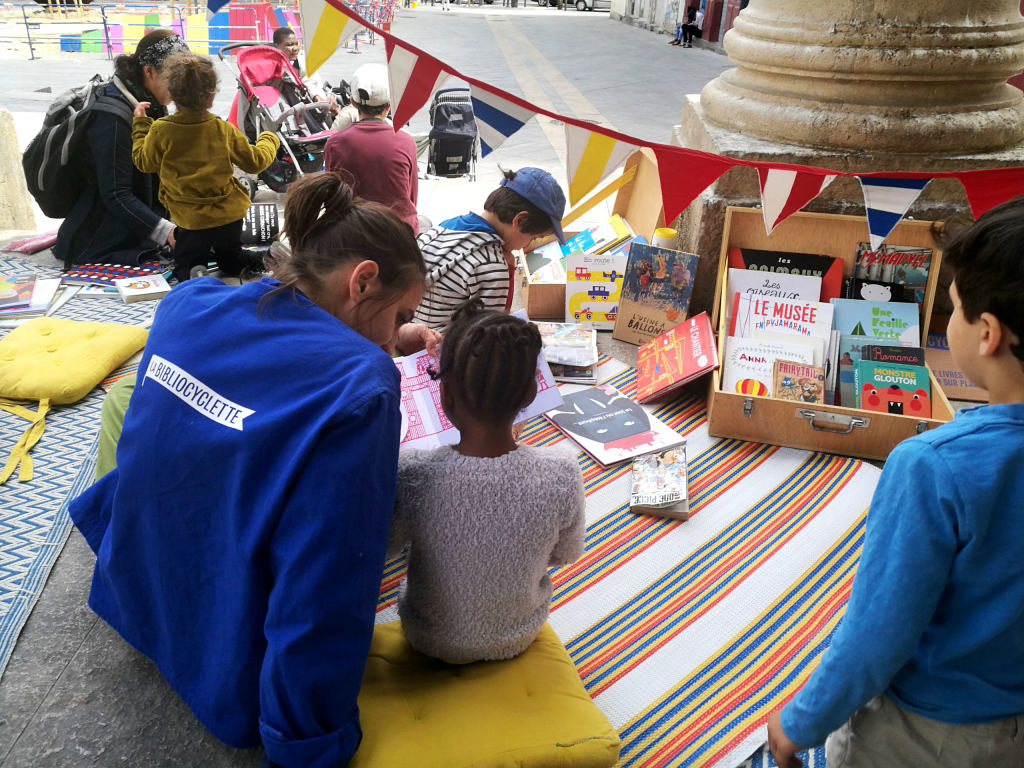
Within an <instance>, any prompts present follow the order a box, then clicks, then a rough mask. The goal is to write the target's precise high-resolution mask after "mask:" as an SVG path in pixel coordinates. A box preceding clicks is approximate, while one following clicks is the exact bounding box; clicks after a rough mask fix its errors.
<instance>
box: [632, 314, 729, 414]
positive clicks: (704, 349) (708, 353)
mask: <svg viewBox="0 0 1024 768" xmlns="http://www.w3.org/2000/svg"><path fill="white" fill-rule="evenodd" d="M718 366H719V360H718V350H717V349H716V348H715V334H714V331H713V330H712V328H711V320H710V319H709V318H708V314H707V312H701V313H700V314H699V315H694V316H693V317H691V318H689V319H687V320H686V321H685V322H683V323H680V324H679V325H677V326H676V327H675V328H670V329H669V330H667V331H665V333H663V334H661V335H660V336H658V337H657V338H654V339H651V340H650V341H648V342H646V343H644V344H641V345H640V349H639V350H637V355H636V367H637V376H636V399H637V401H638V402H641V403H647V402H649V401H651V400H654V399H655V398H658V397H661V396H662V395H665V394H668V393H669V392H672V391H674V390H676V389H678V388H679V387H681V386H683V384H686V383H687V382H688V381H693V380H694V379H696V378H698V377H699V376H702V375H703V374H705V373H708V372H709V371H713V370H714V369H715V368H717V367H718Z"/></svg>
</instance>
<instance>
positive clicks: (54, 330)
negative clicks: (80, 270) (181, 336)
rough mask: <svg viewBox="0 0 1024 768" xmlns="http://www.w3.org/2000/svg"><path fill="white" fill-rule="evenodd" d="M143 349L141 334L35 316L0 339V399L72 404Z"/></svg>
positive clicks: (129, 328) (131, 329)
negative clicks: (46, 400)
mask: <svg viewBox="0 0 1024 768" xmlns="http://www.w3.org/2000/svg"><path fill="white" fill-rule="evenodd" d="M145 344H146V329H145V328H139V327H137V326H134V325H124V324H122V323H86V322H81V321H79V320H61V319H58V318H54V317H37V318H35V319H33V320H29V321H28V322H27V323H25V324H24V325H21V326H19V327H17V328H15V329H14V330H13V331H11V332H10V333H9V334H7V335H6V336H5V337H4V338H3V339H0V397H6V398H10V399H12V400H45V399H49V400H50V402H51V403H53V404H54V405H66V404H68V403H74V402H77V401H78V400H81V399H82V398H83V397H85V396H86V395H87V394H89V392H91V391H92V389H93V388H94V387H95V386H96V385H97V384H99V383H100V382H101V381H103V377H104V376H106V375H107V374H108V373H110V372H111V371H112V370H114V369H115V368H116V367H117V366H119V365H120V364H121V363H123V362H124V361H125V360H127V359H128V358H129V357H131V356H132V355H134V354H135V353H136V352H138V351H139V350H140V349H142V347H143V346H145Z"/></svg>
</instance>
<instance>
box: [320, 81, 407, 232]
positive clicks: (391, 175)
mask: <svg viewBox="0 0 1024 768" xmlns="http://www.w3.org/2000/svg"><path fill="white" fill-rule="evenodd" d="M352 103H353V104H354V105H355V107H356V109H357V110H358V111H359V120H358V121H357V122H355V123H352V125H350V126H348V127H347V128H345V129H344V130H341V131H338V132H337V133H336V134H335V135H334V136H332V137H331V138H330V139H328V140H327V144H326V146H325V147H324V170H327V171H337V172H338V173H340V174H342V175H343V176H344V177H345V179H346V181H348V183H349V184H350V185H351V187H352V189H353V190H354V191H355V194H356V197H362V198H364V199H366V200H373V201H374V202H378V203H381V204H383V205H386V206H388V207H389V208H391V209H392V210H393V211H394V212H395V213H397V214H398V216H399V217H400V218H401V219H402V220H403V221H404V222H406V223H407V224H408V225H409V226H410V227H412V231H413V233H414V234H419V222H418V220H417V218H416V197H417V195H418V192H419V182H418V176H417V174H418V168H417V165H416V142H415V141H414V140H413V138H412V136H410V135H409V134H408V133H406V132H405V131H401V130H396V129H395V128H394V127H392V126H391V124H390V123H388V122H387V114H388V109H389V107H390V106H391V95H390V92H389V88H388V70H387V67H386V66H384V65H383V64H364V65H363V66H361V67H360V68H359V69H357V70H356V71H355V74H354V75H353V77H352Z"/></svg>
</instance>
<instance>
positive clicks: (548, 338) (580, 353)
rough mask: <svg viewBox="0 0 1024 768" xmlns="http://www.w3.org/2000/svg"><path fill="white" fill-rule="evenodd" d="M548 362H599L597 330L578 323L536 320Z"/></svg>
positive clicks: (581, 363) (587, 363)
mask: <svg viewBox="0 0 1024 768" xmlns="http://www.w3.org/2000/svg"><path fill="white" fill-rule="evenodd" d="M534 325H536V326H537V330H538V331H540V340H541V344H543V351H544V359H545V360H547V361H548V364H551V363H559V364H561V365H572V366H592V365H594V364H596V363H597V331H595V330H594V329H593V328H586V327H584V326H582V325H578V324H576V323H547V322H541V321H536V322H534Z"/></svg>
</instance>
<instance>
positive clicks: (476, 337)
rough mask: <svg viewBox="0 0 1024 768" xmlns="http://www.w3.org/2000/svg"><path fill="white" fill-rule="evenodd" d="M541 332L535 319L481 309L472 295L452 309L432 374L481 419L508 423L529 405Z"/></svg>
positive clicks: (481, 306) (487, 421) (535, 373)
mask: <svg viewBox="0 0 1024 768" xmlns="http://www.w3.org/2000/svg"><path fill="white" fill-rule="evenodd" d="M540 347H541V341H540V331H538V330H537V326H535V325H534V324H533V323H529V322H527V321H525V320H520V319H519V318H518V317H512V316H510V315H506V314H504V313H503V312H497V311H495V310H489V309H484V306H483V302H481V301H480V300H479V299H471V300H470V301H467V302H466V303H465V304H463V305H462V306H460V307H459V308H458V310H456V312H455V315H454V317H453V318H452V323H451V325H450V326H449V328H448V332H447V333H446V334H445V335H444V342H443V343H442V344H441V360H440V363H439V366H438V369H437V370H436V371H430V375H431V378H434V379H440V380H442V381H443V383H444V385H445V389H447V390H450V391H451V392H452V395H453V396H454V397H455V398H457V399H458V401H459V402H460V403H461V404H462V406H463V407H464V408H465V409H466V411H467V412H468V413H469V414H470V415H472V416H473V417H474V418H477V419H479V420H480V421H483V422H485V423H492V424H498V423H501V422H505V421H508V420H509V419H512V418H514V417H515V415H516V414H517V413H518V412H519V411H520V410H522V409H523V407H525V406H526V405H527V404H528V402H529V401H528V398H529V397H530V396H531V392H532V390H533V387H534V381H535V378H536V375H537V355H539V354H540Z"/></svg>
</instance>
